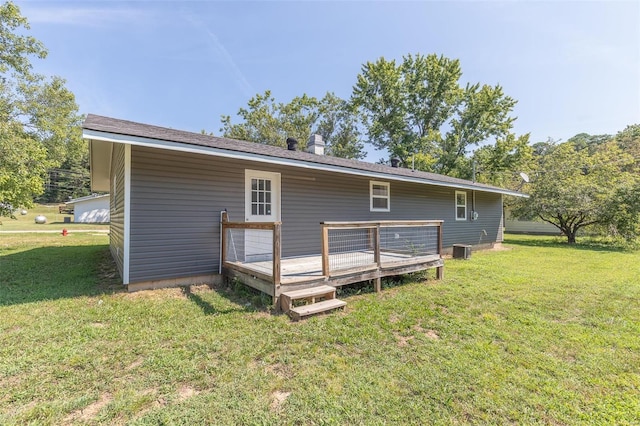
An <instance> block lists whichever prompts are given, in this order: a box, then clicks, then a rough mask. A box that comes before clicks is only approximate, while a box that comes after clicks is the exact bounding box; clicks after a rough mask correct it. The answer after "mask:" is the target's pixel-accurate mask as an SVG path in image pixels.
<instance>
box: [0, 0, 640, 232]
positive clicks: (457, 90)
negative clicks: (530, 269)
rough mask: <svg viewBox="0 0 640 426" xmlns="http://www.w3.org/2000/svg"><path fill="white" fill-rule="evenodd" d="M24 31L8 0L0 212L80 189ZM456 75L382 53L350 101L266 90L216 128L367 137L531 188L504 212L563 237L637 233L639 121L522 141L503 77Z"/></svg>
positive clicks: (444, 167) (78, 144)
mask: <svg viewBox="0 0 640 426" xmlns="http://www.w3.org/2000/svg"><path fill="white" fill-rule="evenodd" d="M28 29H29V24H28V22H27V20H26V18H24V17H23V16H22V15H21V14H20V10H19V8H18V7H17V6H16V5H14V4H13V3H12V2H7V3H4V4H3V5H2V6H0V40H2V41H3V49H2V50H0V216H7V215H10V214H11V210H12V208H16V207H29V206H30V205H31V204H32V203H33V200H34V199H38V200H40V201H46V202H61V201H66V200H67V199H68V198H70V197H76V196H81V195H86V194H88V193H89V178H88V176H89V172H88V168H89V157H88V147H87V144H86V143H84V142H83V141H82V139H81V128H80V126H81V122H82V119H83V117H82V116H81V115H80V114H79V113H78V106H77V104H76V102H75V98H74V96H73V94H72V93H71V92H70V91H69V90H68V89H67V88H66V87H65V81H64V80H63V79H62V78H60V77H57V76H54V77H46V76H43V75H40V74H37V73H35V72H33V67H32V64H31V59H32V58H36V59H44V58H46V55H47V51H46V49H45V47H44V46H43V44H42V43H41V42H40V41H38V40H36V39H35V38H33V37H30V36H28V35H24V33H25V32H26V30H28ZM461 78H462V68H461V64H460V61H459V60H457V59H450V58H447V57H445V56H443V55H440V56H438V55H436V54H429V55H422V54H415V55H412V54H409V55H406V56H404V57H403V58H402V59H401V60H399V61H396V60H387V59H385V58H379V59H377V60H376V61H373V62H367V63H365V64H363V65H362V68H361V70H360V73H359V74H358V75H357V76H356V79H355V84H354V86H353V90H352V93H351V95H350V96H349V98H347V99H342V98H340V97H338V96H337V95H335V94H334V93H331V92H327V93H326V94H325V95H324V96H323V97H322V98H320V99H318V98H316V97H313V96H308V95H307V94H302V95H301V96H297V97H295V98H293V99H292V100H291V101H289V102H279V101H277V100H276V98H275V96H274V95H273V94H272V93H271V91H269V90H267V91H265V92H264V93H259V94H256V95H255V96H254V97H253V98H251V99H250V100H249V101H248V104H247V105H246V107H242V108H240V109H239V110H238V112H237V114H236V116H237V118H235V119H232V117H231V116H230V115H224V116H222V117H221V124H222V127H221V128H220V133H221V134H222V135H223V136H225V137H228V138H234V139H241V140H246V141H252V142H256V143H263V144H269V145H275V146H282V147H284V146H285V141H286V139H287V137H293V138H296V139H297V140H298V141H299V143H300V145H301V148H305V145H306V142H307V141H308V140H309V136H310V135H311V134H320V135H321V136H322V137H323V139H324V141H325V143H326V144H327V149H326V152H327V154H328V155H333V156H337V157H343V158H350V159H362V158H364V157H365V155H366V151H365V148H366V146H367V144H369V145H371V146H373V147H375V148H376V149H378V150H382V151H383V152H385V153H386V158H384V159H382V160H381V162H389V160H390V159H392V158H395V159H398V160H399V161H400V165H401V167H411V168H414V169H417V170H423V171H428V172H434V173H439V174H444V175H448V176H453V177H458V178H463V179H472V180H474V181H477V182H482V183H488V184H492V185H496V186H500V187H504V188H510V189H515V190H520V189H522V190H523V191H524V192H527V193H529V194H530V195H531V196H530V198H528V199H524V200H516V201H514V200H509V199H508V200H507V201H506V202H507V204H511V207H512V208H513V212H514V213H515V214H516V215H519V216H521V217H524V218H537V219H538V220H544V221H547V222H549V223H552V224H554V225H555V226H557V227H558V228H559V229H560V230H561V231H562V232H563V233H564V234H565V235H566V236H567V239H568V241H569V242H570V243H572V242H575V238H576V234H577V232H578V231H579V230H581V229H584V228H585V227H591V228H592V229H596V230H598V231H599V232H601V233H608V234H613V235H617V236H622V237H625V238H627V239H633V238H636V237H637V236H638V235H639V234H640V227H639V223H638V222H639V220H640V201H639V200H638V197H639V196H640V195H639V194H640V183H639V177H638V176H640V125H633V126H629V127H628V128H627V129H625V130H623V131H621V132H619V133H618V134H617V135H615V136H610V135H596V136H593V135H587V134H579V135H576V136H575V137H573V138H571V139H569V140H568V141H566V142H564V143H560V142H555V141H553V140H549V141H546V142H538V143H534V144H531V143H530V140H529V135H528V134H524V135H517V134H515V132H514V131H513V123H514V121H515V119H516V118H515V117H514V116H513V109H514V107H515V105H516V100H514V99H513V98H511V97H510V96H508V95H507V94H505V93H504V90H503V88H502V87H501V86H500V85H493V86H492V85H488V84H483V83H480V82H477V83H467V84H462V82H461ZM238 119H239V120H238ZM236 120H238V122H236ZM203 132H204V131H203ZM520 172H524V173H526V174H527V175H528V176H530V177H531V179H530V182H528V183H526V184H524V182H523V181H522V178H521V175H520Z"/></svg>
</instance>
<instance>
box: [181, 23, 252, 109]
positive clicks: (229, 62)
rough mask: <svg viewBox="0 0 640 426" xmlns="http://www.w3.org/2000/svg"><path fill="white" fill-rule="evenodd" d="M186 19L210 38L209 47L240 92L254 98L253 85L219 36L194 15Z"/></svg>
mask: <svg viewBox="0 0 640 426" xmlns="http://www.w3.org/2000/svg"><path fill="white" fill-rule="evenodd" d="M184 17H185V19H186V20H187V21H189V23H191V24H192V25H193V26H194V27H196V28H198V29H200V30H201V31H202V32H204V33H205V34H206V35H207V36H208V37H207V38H208V41H209V45H210V46H211V47H212V49H213V50H214V51H215V52H216V56H218V57H219V58H220V59H221V60H222V62H223V63H224V65H225V66H226V67H227V69H228V70H229V72H230V73H231V75H232V76H233V78H234V80H235V82H236V84H237V85H238V86H239V88H240V90H241V91H242V93H243V94H244V95H245V96H246V97H251V96H253V95H254V94H255V93H256V91H255V90H254V88H253V86H251V83H249V81H248V80H247V79H246V78H245V76H244V74H243V73H242V71H241V70H240V68H239V67H238V65H236V62H235V61H234V60H233V57H232V56H231V54H230V53H229V51H228V50H227V49H226V48H225V47H224V44H222V42H221V41H220V39H219V38H218V36H217V35H216V34H215V33H214V32H213V31H211V30H210V29H209V28H207V26H206V25H205V24H204V23H203V22H202V21H200V20H198V19H197V18H195V17H194V16H192V15H189V14H184Z"/></svg>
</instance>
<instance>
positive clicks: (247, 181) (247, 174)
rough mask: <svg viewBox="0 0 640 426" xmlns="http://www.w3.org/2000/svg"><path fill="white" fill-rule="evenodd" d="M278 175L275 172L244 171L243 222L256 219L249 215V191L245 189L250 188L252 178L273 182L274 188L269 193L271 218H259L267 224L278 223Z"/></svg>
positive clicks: (279, 201)
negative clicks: (266, 179)
mask: <svg viewBox="0 0 640 426" xmlns="http://www.w3.org/2000/svg"><path fill="white" fill-rule="evenodd" d="M280 176H281V175H280V173H276V172H264V171H261V170H251V169H245V171H244V193H245V194H244V214H245V222H252V221H256V220H257V219H256V217H254V216H252V215H251V191H247V188H250V187H251V179H252V178H265V177H266V178H269V179H271V181H272V182H273V185H274V187H273V188H272V192H271V196H272V198H271V209H272V214H271V217H269V218H267V217H264V218H261V219H262V220H266V221H268V222H270V221H274V222H279V221H280V220H281V218H280V208H281V206H282V205H281V203H282V200H281V192H282V185H281V177H280Z"/></svg>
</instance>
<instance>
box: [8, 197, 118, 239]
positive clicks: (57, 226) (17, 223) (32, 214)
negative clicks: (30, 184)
mask: <svg viewBox="0 0 640 426" xmlns="http://www.w3.org/2000/svg"><path fill="white" fill-rule="evenodd" d="M14 215H15V219H10V218H7V217H0V223H1V225H0V233H1V232H2V231H46V232H52V231H57V232H62V228H66V229H67V230H68V231H73V230H85V231H86V230H102V231H108V230H109V225H108V224H104V223H75V222H73V215H68V214H60V213H58V204H51V205H48V204H37V205H36V206H35V207H34V208H33V209H30V210H27V214H26V215H22V214H20V211H16V212H14ZM38 215H44V216H45V217H46V218H47V223H45V224H37V223H35V218H36V216H38ZM65 217H68V218H70V220H71V222H69V223H65V222H64V218H65Z"/></svg>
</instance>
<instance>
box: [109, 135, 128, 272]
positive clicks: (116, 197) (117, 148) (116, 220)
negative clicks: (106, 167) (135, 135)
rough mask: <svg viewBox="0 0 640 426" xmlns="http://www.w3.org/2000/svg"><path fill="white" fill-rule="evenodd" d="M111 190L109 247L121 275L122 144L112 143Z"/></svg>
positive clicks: (122, 221)
mask: <svg viewBox="0 0 640 426" xmlns="http://www.w3.org/2000/svg"><path fill="white" fill-rule="evenodd" d="M110 176H111V190H110V195H109V197H110V200H109V214H110V216H111V224H110V227H109V247H110V249H111V255H112V256H113V258H114V259H115V261H116V266H117V267H118V271H119V272H120V277H122V275H123V269H124V268H123V265H124V188H125V185H124V145H122V144H114V145H113V153H112V158H111V173H110Z"/></svg>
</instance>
